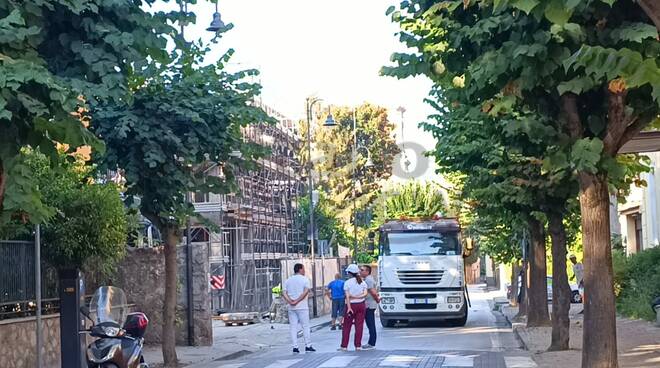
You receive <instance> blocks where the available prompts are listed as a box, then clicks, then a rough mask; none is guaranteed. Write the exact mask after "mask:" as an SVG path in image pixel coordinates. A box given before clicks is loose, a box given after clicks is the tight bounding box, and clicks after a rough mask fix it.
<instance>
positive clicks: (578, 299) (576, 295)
mask: <svg viewBox="0 0 660 368" xmlns="http://www.w3.org/2000/svg"><path fill="white" fill-rule="evenodd" d="M547 284H548V300H549V301H550V300H552V277H551V276H548V277H547ZM569 286H570V287H571V303H582V296H581V295H580V289H579V288H578V285H577V284H569ZM512 292H513V290H511V284H510V283H507V284H506V297H507V299H511V298H512ZM516 295H517V294H516Z"/></svg>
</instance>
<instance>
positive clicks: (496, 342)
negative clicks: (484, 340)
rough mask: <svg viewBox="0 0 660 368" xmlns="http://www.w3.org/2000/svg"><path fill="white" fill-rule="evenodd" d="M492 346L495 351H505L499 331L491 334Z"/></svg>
mask: <svg viewBox="0 0 660 368" xmlns="http://www.w3.org/2000/svg"><path fill="white" fill-rule="evenodd" d="M490 345H491V346H492V348H493V351H504V346H502V340H501V339H500V332H499V330H496V331H495V332H491V333H490Z"/></svg>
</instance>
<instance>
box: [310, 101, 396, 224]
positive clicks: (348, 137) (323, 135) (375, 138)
mask: <svg viewBox="0 0 660 368" xmlns="http://www.w3.org/2000/svg"><path fill="white" fill-rule="evenodd" d="M332 114H333V117H334V118H335V121H336V122H337V126H336V127H334V128H325V127H323V126H322V125H321V124H322V121H321V120H318V121H317V126H316V128H315V129H314V134H313V139H312V144H313V145H314V150H315V151H316V152H317V153H316V155H320V157H321V159H320V160H319V162H315V163H314V167H315V169H316V170H317V171H318V172H319V173H320V177H321V180H320V185H321V186H322V187H323V188H324V189H325V190H326V191H327V192H328V193H329V196H328V198H327V199H328V201H329V203H330V205H331V206H332V207H333V208H334V211H335V212H336V216H337V217H338V218H340V219H341V221H343V223H344V224H345V225H346V226H349V225H350V223H351V215H352V210H353V200H354V198H356V199H355V201H356V202H357V208H358V210H363V209H364V208H367V207H368V206H369V205H370V204H371V203H372V202H373V201H374V199H375V198H376V195H377V193H378V190H379V189H380V183H381V181H383V180H387V179H388V178H390V177H391V176H392V163H393V162H394V157H395V156H396V155H397V154H398V153H399V148H398V147H397V145H396V142H395V139H394V134H393V131H394V124H393V123H391V122H390V121H389V117H388V116H387V109H385V108H384V107H381V106H376V105H372V104H369V103H365V104H363V105H361V106H357V107H356V120H357V122H356V129H357V130H356V136H357V144H358V147H361V148H358V150H357V157H356V167H355V168H354V167H353V145H354V141H355V140H354V139H353V109H352V108H351V107H347V106H342V107H333V108H332ZM302 125H303V129H305V130H306V125H305V123H303V124H302ZM305 130H303V131H305ZM367 151H368V153H369V154H368V155H367ZM301 152H305V154H303V155H302V157H301V159H302V161H303V162H306V161H307V155H306V152H307V150H306V147H303V150H302V151H301ZM367 157H370V158H371V160H372V162H373V167H371V168H368V167H365V164H366V162H367ZM354 169H355V170H354ZM354 171H355V177H356V178H357V180H358V181H359V182H360V184H359V185H356V181H355V180H354V179H353V177H354ZM354 190H355V196H354ZM351 231H352V230H351Z"/></svg>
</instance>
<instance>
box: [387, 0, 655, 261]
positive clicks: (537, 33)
mask: <svg viewBox="0 0 660 368" xmlns="http://www.w3.org/2000/svg"><path fill="white" fill-rule="evenodd" d="M390 14H391V17H392V21H393V22H396V23H398V24H399V26H400V28H401V32H400V33H399V38H400V40H401V41H402V42H403V43H405V44H406V46H408V47H409V48H410V49H411V50H412V51H411V52H409V53H405V54H394V55H392V59H391V60H392V62H393V63H394V66H390V67H385V68H383V69H382V73H383V74H385V75H390V76H394V77H397V78H406V77H409V76H414V75H418V74H424V75H426V76H427V77H429V78H430V79H431V80H432V81H433V83H434V87H433V89H432V91H431V96H430V98H429V99H428V100H429V103H430V104H431V105H432V106H433V107H434V108H435V109H436V111H437V112H436V114H435V115H432V116H431V117H430V119H431V122H429V123H426V124H424V127H425V129H427V130H429V131H431V132H432V133H433V135H434V137H435V138H436V139H437V142H438V143H437V145H436V150H435V152H433V155H434V156H435V158H436V161H437V162H438V164H439V166H440V170H441V171H442V172H443V173H452V174H458V175H459V176H460V177H461V179H462V183H461V185H460V191H459V193H458V198H459V199H460V200H462V201H464V202H465V203H466V204H467V205H468V206H469V207H470V209H471V210H472V211H473V212H474V217H475V218H476V219H477V220H480V222H481V223H483V224H486V226H483V227H484V229H499V230H500V231H502V234H498V235H497V236H496V235H489V234H492V232H489V231H481V232H480V233H481V234H484V237H492V239H486V238H484V239H481V243H483V244H484V248H485V249H493V250H494V249H497V247H496V246H494V245H491V244H507V243H509V244H510V243H511V239H514V238H520V229H519V228H518V226H520V225H519V224H520V219H519V216H520V215H524V216H529V215H530V214H534V213H535V212H537V211H541V212H547V211H560V212H561V213H562V214H564V215H565V216H569V217H572V213H573V210H570V208H569V207H567V206H568V203H569V202H570V200H572V199H573V198H575V196H576V195H577V181H576V174H578V173H594V174H597V175H600V177H602V178H605V180H607V179H609V181H610V184H611V186H612V187H613V189H616V190H620V191H625V190H626V189H627V187H628V185H629V184H630V183H631V182H633V181H635V180H638V178H636V177H637V176H638V175H639V173H640V172H643V171H645V170H647V167H646V165H645V164H644V161H643V160H642V159H640V158H639V157H637V156H627V157H625V158H623V159H620V158H614V155H615V154H616V152H617V150H618V149H619V147H620V146H621V145H622V144H623V143H625V141H626V140H628V139H630V138H631V137H633V136H634V135H635V134H636V132H638V131H639V130H641V129H642V128H643V127H644V126H645V125H647V124H649V123H650V122H651V121H653V120H654V119H656V118H657V115H658V112H659V111H660V110H659V104H658V87H660V84H659V83H658V75H660V74H659V73H660V72H659V71H658V63H659V60H660V43H658V41H657V32H655V33H653V32H652V31H651V28H650V27H652V26H651V25H650V22H649V21H648V19H647V18H646V16H645V14H644V13H643V11H642V10H641V8H640V7H639V6H638V5H637V4H636V3H635V2H633V1H630V0H619V1H610V2H608V3H605V2H601V1H576V0H548V1H537V0H497V1H493V2H487V1H479V2H471V1H460V0H456V1H438V2H429V1H422V0H412V1H404V2H401V4H400V6H399V9H398V10H397V9H394V10H391V12H390ZM440 65H441V66H442V68H438V67H436V66H440ZM610 105H611V106H610ZM608 109H609V110H608ZM615 112H616V113H615ZM477 220H475V221H477ZM479 226H482V225H479ZM515 233H518V234H515ZM499 235H502V236H499ZM489 243H491V244H489ZM509 247H510V245H509ZM505 248H506V246H505ZM497 252H503V254H504V255H506V257H504V258H511V257H513V256H515V254H511V252H509V251H508V250H506V249H501V250H497Z"/></svg>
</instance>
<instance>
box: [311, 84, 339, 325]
mask: <svg viewBox="0 0 660 368" xmlns="http://www.w3.org/2000/svg"><path fill="white" fill-rule="evenodd" d="M321 101H322V99H320V98H318V97H308V98H307V100H306V105H307V106H306V107H307V109H306V110H307V158H308V162H307V165H308V166H307V185H308V186H309V233H310V235H309V239H310V240H309V244H310V248H311V256H312V290H313V294H312V313H313V315H314V317H316V316H317V301H316V267H315V264H316V261H315V249H314V248H315V247H316V242H315V241H314V240H315V239H314V235H315V229H314V227H315V224H314V197H313V193H314V179H313V178H312V169H313V164H312V114H313V109H314V105H316V104H317V103H320V102H321ZM323 125H324V126H326V127H333V126H335V125H336V123H335V119H334V118H333V117H332V114H331V113H329V112H328V117H327V119H326V120H325V123H324V124H323Z"/></svg>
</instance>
